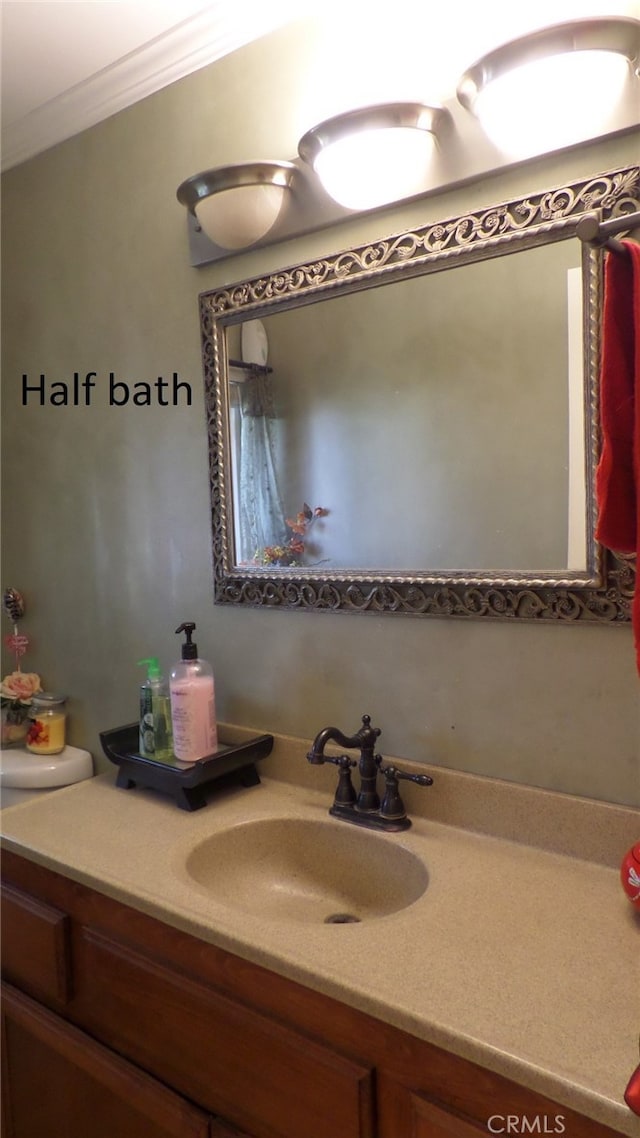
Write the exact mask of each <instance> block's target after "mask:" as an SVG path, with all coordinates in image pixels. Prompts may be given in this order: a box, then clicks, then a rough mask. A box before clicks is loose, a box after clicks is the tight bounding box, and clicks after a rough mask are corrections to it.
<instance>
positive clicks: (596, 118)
mask: <svg viewBox="0 0 640 1138" xmlns="http://www.w3.org/2000/svg"><path fill="white" fill-rule="evenodd" d="M639 56H640V21H638V20H633V19H628V18H626V17H618V18H602V19H599V18H598V19H585V20H574V21H571V22H569V23H563V24H555V25H553V26H551V27H548V28H543V29H542V30H540V31H536V32H532V33H531V34H530V35H528V36H522V37H521V38H519V39H516V40H512V41H510V42H509V43H506V44H503V45H502V46H501V47H499V48H496V50H495V51H492V52H489V54H488V55H485V56H484V57H483V58H482V59H479V60H478V61H477V62H476V63H474V65H473V66H472V67H470V68H469V69H468V70H467V71H466V72H465V73H464V75H463V76H462V77H461V79H460V81H459V83H458V87H457V96H458V100H459V102H460V103H461V104H462V106H463V107H465V108H466V109H467V110H469V111H471V112H472V113H473V114H474V115H475V116H476V117H477V118H478V119H479V120H480V122H481V124H482V127H483V130H484V131H485V133H486V134H487V136H488V137H489V138H491V140H492V141H493V142H494V143H495V144H496V145H497V146H499V147H500V149H501V150H503V151H504V152H506V153H508V154H512V155H518V154H525V153H528V154H534V153H538V152H540V151H545V152H546V151H549V150H553V149H557V148H558V147H562V146H567V145H570V144H571V143H572V142H576V141H583V140H584V139H585V138H587V137H595V136H597V135H598V134H600V133H601V132H602V130H604V129H605V128H606V123H607V120H608V118H609V116H610V114H611V110H612V108H613V107H614V106H615V105H616V103H617V101H618V99H619V97H620V94H621V93H622V90H623V88H624V86H625V84H626V83H627V81H628V79H629V75H630V73H631V66H630V65H632V64H634V63H636V62H637V60H638V58H639Z"/></svg>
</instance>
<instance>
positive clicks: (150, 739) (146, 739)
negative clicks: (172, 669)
mask: <svg viewBox="0 0 640 1138" xmlns="http://www.w3.org/2000/svg"><path fill="white" fill-rule="evenodd" d="M145 664H146V666H147V669H148V671H147V678H146V680H145V681H144V683H143V684H141V685H140V744H139V746H140V754H141V755H144V757H145V758H147V759H158V760H159V761H160V762H163V761H164V762H166V761H167V759H172V758H173V734H172V731H171V701H170V699H169V687H168V685H167V684H166V683H165V681H164V679H163V678H162V675H161V672H160V664H159V661H158V657H157V656H149V657H148V659H146V660H138V666H139V667H142V666H143V665H145Z"/></svg>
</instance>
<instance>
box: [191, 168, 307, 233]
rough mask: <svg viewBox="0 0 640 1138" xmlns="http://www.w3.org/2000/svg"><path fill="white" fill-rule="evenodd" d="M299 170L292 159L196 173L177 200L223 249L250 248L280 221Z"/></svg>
mask: <svg viewBox="0 0 640 1138" xmlns="http://www.w3.org/2000/svg"><path fill="white" fill-rule="evenodd" d="M294 172H295V166H294V164H293V162H277V161H257V162H243V163H242V164H240V165H238V166H218V167H216V168H215V169H213V170H204V171H203V172H202V173H201V174H194V175H193V177H191V178H187V180H186V181H185V182H182V184H181V185H180V186H178V190H177V198H178V201H179V202H180V203H181V205H184V206H186V207H187V209H188V210H189V212H190V213H192V214H193V215H194V216H195V218H196V219H197V222H198V224H199V225H200V226H201V228H202V229H203V230H204V232H205V233H206V235H207V237H209V238H210V239H211V240H212V241H213V242H214V243H215V244H216V245H218V246H219V247H220V248H221V249H245V248H247V246H249V245H255V243H256V241H260V240H261V238H263V237H266V235H267V233H269V231H270V230H271V229H272V228H273V226H274V225H275V224H276V222H277V220H278V217H279V216H280V212H281V210H282V206H283V203H284V200H285V197H286V195H287V193H288V191H289V188H290V186H291V180H292V178H293V175H294Z"/></svg>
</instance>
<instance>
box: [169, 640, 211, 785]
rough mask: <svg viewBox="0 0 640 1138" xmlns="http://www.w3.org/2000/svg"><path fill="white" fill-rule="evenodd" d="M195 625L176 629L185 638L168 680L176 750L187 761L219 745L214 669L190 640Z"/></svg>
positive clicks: (202, 756) (194, 760)
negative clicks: (201, 657)
mask: <svg viewBox="0 0 640 1138" xmlns="http://www.w3.org/2000/svg"><path fill="white" fill-rule="evenodd" d="M195 627H196V626H195V624H194V623H193V621H185V622H184V623H183V624H181V625H180V626H179V628H176V633H180V632H184V635H185V641H184V644H183V645H182V655H181V659H180V660H178V662H177V663H176V664H174V666H173V668H172V669H171V678H170V681H169V693H170V696H171V718H172V720H173V751H174V754H175V756H176V758H177V759H181V760H182V762H186V763H195V762H197V761H198V759H203V758H204V757H205V756H206V755H211V754H213V752H214V751H215V750H216V749H217V746H218V732H217V727H216V705H215V687H214V681H213V669H212V668H211V665H210V664H208V663H207V661H206V660H201V659H199V657H198V645H197V644H193V643H192V640H191V638H192V636H193V633H194V631H195Z"/></svg>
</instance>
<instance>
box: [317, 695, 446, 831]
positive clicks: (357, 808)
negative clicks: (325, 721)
mask: <svg viewBox="0 0 640 1138" xmlns="http://www.w3.org/2000/svg"><path fill="white" fill-rule="evenodd" d="M380 734H381V731H380V728H379V727H372V726H371V716H369V715H363V716H362V727H361V728H360V730H359V731H356V733H355V735H345V734H343V732H342V731H340V730H339V729H338V728H337V727H323V729H322V731H319V732H318V734H317V735H316V737H315V739H314V741H313V743H312V745H311V750H310V751H309V753H308V754H307V760H308V762H310V763H313V764H314V765H320V764H321V763H334V764H335V765H336V766H337V767H338V788H337V790H336V794H335V798H334V800H333V805H332V806H331V808H330V810H329V813H330V814H333V815H334V816H335V817H336V818H342V819H343V820H344V821H345V822H353V823H354V824H355V825H357V826H366V827H368V828H369V829H371V830H391V831H394V830H396V831H397V830H408V828H409V826H410V825H411V819H410V818H408V817H407V812H406V810H405V807H404V803H403V801H402V798H401V797H400V792H399V790H398V782H399V780H400V779H405V780H406V781H407V782H415V783H417V784H418V786H431V785H432V784H433V779H432V778H431V777H430V775H428V774H409V773H408V772H407V771H403V770H401V769H400V768H399V767H396V766H392V765H387V766H383V761H382V755H376V754H375V746H376V740H377V739H378V736H379V735H380ZM327 743H338V744H339V745H340V746H341V747H346V749H347V750H359V751H360V759H359V760H356V759H352V758H349V756H348V755H338V756H337V757H336V758H332V757H331V756H329V755H325V753H324V749H325V747H326V746H327ZM356 766H357V767H358V774H359V776H360V789H359V791H358V792H357V793H356V791H355V789H354V786H353V782H352V779H351V770H352V768H353V767H356ZM378 773H381V774H382V775H383V776H384V781H385V790H384V795H383V798H382V802H381V801H380V797H379V795H378V786H377V783H378Z"/></svg>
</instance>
